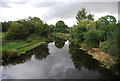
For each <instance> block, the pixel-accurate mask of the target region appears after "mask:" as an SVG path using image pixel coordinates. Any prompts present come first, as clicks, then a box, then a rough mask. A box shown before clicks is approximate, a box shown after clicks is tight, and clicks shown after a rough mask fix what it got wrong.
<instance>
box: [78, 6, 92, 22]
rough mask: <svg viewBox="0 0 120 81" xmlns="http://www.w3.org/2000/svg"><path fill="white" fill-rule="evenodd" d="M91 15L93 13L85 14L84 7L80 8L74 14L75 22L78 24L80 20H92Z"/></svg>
mask: <svg viewBox="0 0 120 81" xmlns="http://www.w3.org/2000/svg"><path fill="white" fill-rule="evenodd" d="M93 17H94V15H93V14H88V15H87V12H86V10H85V8H82V9H81V10H79V11H78V12H77V15H76V20H77V24H79V23H80V22H81V21H82V20H94V18H93Z"/></svg>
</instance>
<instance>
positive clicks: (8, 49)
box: [0, 35, 48, 58]
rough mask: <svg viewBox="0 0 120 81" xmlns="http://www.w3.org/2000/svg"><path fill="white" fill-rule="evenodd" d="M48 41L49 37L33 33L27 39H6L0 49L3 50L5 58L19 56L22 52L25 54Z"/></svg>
mask: <svg viewBox="0 0 120 81" xmlns="http://www.w3.org/2000/svg"><path fill="white" fill-rule="evenodd" d="M47 41H48V40H47V38H42V37H40V36H38V35H32V36H30V37H29V38H27V39H26V40H14V41H13V40H5V41H3V43H2V48H1V50H0V51H2V54H3V58H9V57H14V56H19V55H20V54H25V52H26V51H28V50H31V49H33V48H35V47H38V46H40V45H41V44H45V43H47Z"/></svg>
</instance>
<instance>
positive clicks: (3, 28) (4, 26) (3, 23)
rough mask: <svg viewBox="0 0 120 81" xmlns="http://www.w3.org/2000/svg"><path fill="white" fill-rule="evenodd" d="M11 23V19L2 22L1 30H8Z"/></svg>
mask: <svg viewBox="0 0 120 81" xmlns="http://www.w3.org/2000/svg"><path fill="white" fill-rule="evenodd" d="M11 23H12V21H8V22H2V32H6V31H7V30H8V28H9V27H10V24H11Z"/></svg>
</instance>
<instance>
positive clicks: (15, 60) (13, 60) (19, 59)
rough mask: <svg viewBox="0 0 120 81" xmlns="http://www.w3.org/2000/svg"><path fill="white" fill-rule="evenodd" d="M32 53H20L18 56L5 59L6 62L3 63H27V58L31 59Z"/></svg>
mask: <svg viewBox="0 0 120 81" xmlns="http://www.w3.org/2000/svg"><path fill="white" fill-rule="evenodd" d="M31 56H32V54H25V55H20V56H18V57H12V58H9V59H5V60H4V62H2V65H3V66H5V65H9V64H10V65H16V64H20V63H25V62H26V61H27V60H30V59H31Z"/></svg>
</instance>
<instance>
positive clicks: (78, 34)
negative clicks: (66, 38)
mask: <svg viewBox="0 0 120 81" xmlns="http://www.w3.org/2000/svg"><path fill="white" fill-rule="evenodd" d="M85 31H86V28H85V27H84V26H80V25H77V26H75V27H72V28H71V32H70V33H71V34H70V38H71V41H73V42H74V43H76V44H78V43H80V42H82V41H83V40H84V32H85Z"/></svg>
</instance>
